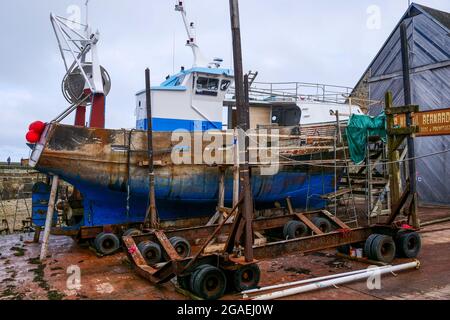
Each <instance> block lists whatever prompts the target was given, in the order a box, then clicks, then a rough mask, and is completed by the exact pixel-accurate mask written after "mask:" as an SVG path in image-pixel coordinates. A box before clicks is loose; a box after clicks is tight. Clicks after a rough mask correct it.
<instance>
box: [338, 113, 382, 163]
mask: <svg viewBox="0 0 450 320" xmlns="http://www.w3.org/2000/svg"><path fill="white" fill-rule="evenodd" d="M346 134H347V142H348V148H349V150H350V158H351V159H352V161H353V162H354V163H356V164H360V163H362V162H363V161H364V159H365V158H366V148H367V137H368V136H379V137H381V138H382V139H383V140H384V141H386V115H385V114H384V113H382V114H381V115H379V116H378V117H370V116H366V115H356V114H354V115H352V116H351V117H350V120H349V121H348V125H347V129H346Z"/></svg>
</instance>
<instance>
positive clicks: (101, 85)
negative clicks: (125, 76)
mask: <svg viewBox="0 0 450 320" xmlns="http://www.w3.org/2000/svg"><path fill="white" fill-rule="evenodd" d="M85 5H86V21H85V23H84V24H83V23H81V22H77V21H71V20H69V19H67V18H65V17H61V16H56V15H54V14H53V13H51V14H50V21H51V23H52V26H53V30H54V32H55V36H56V39H57V42H58V47H59V50H60V53H61V57H62V59H63V62H64V66H65V69H66V74H65V76H64V79H63V83H62V90H63V94H64V97H65V98H66V100H67V101H68V102H69V103H71V104H72V105H74V106H80V108H77V112H78V111H79V112H80V116H79V117H78V115H77V116H76V119H78V118H79V121H78V120H77V121H76V125H84V121H85V120H84V112H83V111H82V109H83V107H84V106H85V105H86V104H91V117H90V121H89V125H90V126H91V127H96V128H104V127H105V97H106V95H107V94H108V93H109V90H110V88H111V80H110V77H109V75H108V73H107V72H106V70H105V69H103V68H102V67H101V66H100V62H99V58H98V49H97V44H98V42H99V40H100V33H99V32H98V31H97V32H95V33H93V32H92V31H91V28H90V26H89V20H88V19H89V0H86V2H85ZM88 54H90V58H91V59H90V61H88ZM81 115H82V116H81ZM82 118H83V119H82Z"/></svg>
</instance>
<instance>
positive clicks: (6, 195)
mask: <svg viewBox="0 0 450 320" xmlns="http://www.w3.org/2000/svg"><path fill="white" fill-rule="evenodd" d="M42 178H43V175H42V174H39V173H38V172H37V171H35V170H33V169H31V168H30V167H22V166H19V165H11V166H8V165H0V199H2V200H11V199H16V198H17V196H18V195H19V196H20V198H31V189H32V187H33V185H34V183H36V182H37V181H38V180H39V179H42Z"/></svg>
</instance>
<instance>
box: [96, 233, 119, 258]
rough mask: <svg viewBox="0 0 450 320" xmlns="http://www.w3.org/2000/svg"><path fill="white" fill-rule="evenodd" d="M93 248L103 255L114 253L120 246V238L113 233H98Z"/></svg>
mask: <svg viewBox="0 0 450 320" xmlns="http://www.w3.org/2000/svg"><path fill="white" fill-rule="evenodd" d="M94 246H95V249H96V250H97V251H98V252H99V253H101V254H103V255H105V256H108V255H111V254H114V253H116V252H117V251H118V250H119V248H120V240H119V237H117V236H116V235H115V234H114V233H106V232H102V233H99V234H98V235H97V236H96V237H95V240H94Z"/></svg>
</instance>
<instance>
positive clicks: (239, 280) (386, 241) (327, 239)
mask: <svg viewBox="0 0 450 320" xmlns="http://www.w3.org/2000/svg"><path fill="white" fill-rule="evenodd" d="M232 211H233V212H232V213H231V214H230V215H229V216H228V217H227V218H226V219H224V221H223V222H222V223H221V224H219V225H213V226H204V227H196V228H188V229H179V230H174V231H161V230H153V231H147V233H146V234H143V235H140V236H125V237H123V243H124V247H125V250H126V252H127V254H128V257H129V259H130V261H131V262H132V264H133V266H134V268H135V270H136V272H137V273H138V274H139V275H140V276H141V277H143V278H145V279H147V280H149V281H150V282H151V283H153V284H163V283H167V282H169V281H170V280H172V279H173V278H175V277H177V280H178V285H179V286H180V288H181V289H182V290H185V291H188V292H191V293H193V294H194V296H196V297H199V298H201V299H206V300H216V299H220V298H221V297H223V296H224V295H225V294H226V293H230V292H237V293H239V292H242V291H245V290H251V289H255V288H258V285H259V281H260V270H259V267H258V265H257V262H258V260H262V259H273V258H279V257H281V256H285V255H290V254H304V253H312V252H316V251H322V250H326V249H332V248H338V247H340V251H342V250H345V248H349V246H350V245H356V246H358V245H359V246H361V247H364V252H365V254H366V255H367V256H368V258H369V259H371V260H377V261H382V262H385V263H390V262H392V261H393V259H394V258H395V256H396V254H397V255H399V256H404V257H407V258H415V257H416V256H417V255H418V253H419V251H420V237H419V235H418V234H417V232H416V230H413V229H408V230H406V229H402V228H401V227H400V226H399V225H396V224H391V225H382V224H379V225H373V226H369V227H362V228H354V229H352V228H350V227H348V226H347V225H346V224H345V223H343V222H342V221H341V220H340V219H339V218H337V217H335V216H333V215H332V214H331V213H329V212H328V211H326V210H321V211H314V212H307V213H296V212H291V214H289V215H285V216H279V217H273V218H263V219H257V220H253V221H252V222H251V223H252V229H253V232H254V234H261V233H264V232H272V233H276V232H277V231H278V232H279V233H281V230H282V234H283V238H281V237H279V238H278V239H276V240H275V241H271V242H265V243H257V241H256V244H255V245H254V246H253V247H252V248H251V250H252V251H253V256H254V259H253V260H251V261H248V260H247V259H246V257H245V256H244V255H243V254H242V253H243V249H244V248H243V247H242V245H241V244H240V242H239V240H237V239H239V230H237V229H243V227H239V225H241V226H242V224H241V223H240V221H241V219H240V218H239V217H240V214H239V213H236V215H235V220H234V222H233V223H227V221H228V220H230V218H231V216H232V215H233V213H234V212H235V211H236V208H234V210H232ZM236 231H238V232H236ZM225 236H226V237H227V241H226V242H225V243H222V244H219V245H211V244H213V242H214V241H217V240H218V239H221V238H223V237H225ZM254 243H255V242H254ZM191 246H192V248H193V250H192V251H193V252H195V253H194V254H191ZM209 248H212V249H213V250H214V249H216V251H214V252H212V251H213V250H208V249H209ZM155 258H156V259H155ZM159 261H165V262H162V263H159Z"/></svg>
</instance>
